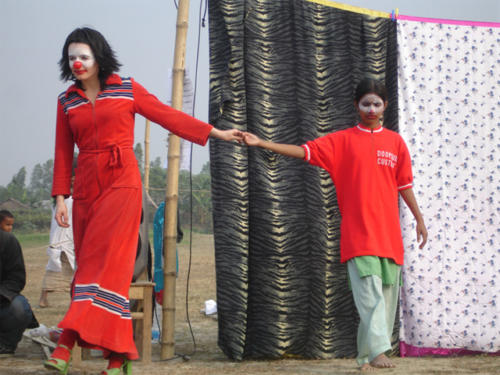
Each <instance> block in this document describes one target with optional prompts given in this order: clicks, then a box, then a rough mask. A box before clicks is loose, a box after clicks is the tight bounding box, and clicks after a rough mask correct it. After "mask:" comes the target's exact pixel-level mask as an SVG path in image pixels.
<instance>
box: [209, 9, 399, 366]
mask: <svg viewBox="0 0 500 375" xmlns="http://www.w3.org/2000/svg"><path fill="white" fill-rule="evenodd" d="M209 11H210V55H211V57H210V80H211V86H210V87H211V89H210V122H211V123H212V124H213V125H215V126H216V127H217V128H220V129H228V128H238V129H241V130H245V131H250V132H253V133H255V134H257V135H259V136H260V137H262V138H264V139H267V140H272V141H274V142H282V143H291V144H296V145H300V144H303V143H304V142H306V141H308V140H311V139H314V138H316V137H318V136H321V135H324V134H327V133H329V132H333V131H336V130H340V129H345V128H347V127H350V126H353V125H354V124H355V123H356V121H357V119H356V111H355V108H354V106H353V89H354V87H355V85H356V83H357V82H358V81H359V80H360V79H361V78H362V77H363V76H364V75H365V74H367V73H370V74H371V75H372V76H375V78H379V79H382V80H385V82H386V84H387V87H388V90H389V101H390V106H389V108H388V110H387V112H386V118H385V123H386V126H387V127H389V128H392V129H397V100H396V95H397V76H396V68H397V67H396V55H397V51H396V24H395V23H394V22H392V21H391V20H390V19H385V18H374V17H369V16H366V15H362V14H358V13H353V12H349V11H344V10H339V9H336V8H332V7H327V6H323V5H318V4H314V3H310V2H307V1H302V0H295V1H293V0H290V1H285V0H283V1H277V0H260V1H256V0H226V1H224V0H210V4H209ZM210 155H211V168H212V170H211V172H212V188H213V209H214V231H215V249H216V250H215V251H216V275H217V303H218V314H219V315H218V316H219V340H218V343H219V346H220V347H221V349H222V350H223V351H224V353H225V354H226V355H227V356H228V357H229V358H232V359H236V360H240V359H243V358H279V357H283V356H298V357H306V358H332V357H353V356H355V354H356V330H357V323H358V316H357V313H356V309H355V307H354V304H353V300H352V297H351V293H350V290H349V287H348V283H347V278H346V275H347V272H346V267H345V265H343V264H340V256H339V235H340V231H339V226H340V216H339V211H338V207H337V200H336V194H335V186H334V185H333V183H332V181H331V179H330V177H329V176H328V174H327V173H326V172H324V171H322V170H320V169H319V168H316V167H312V166H309V165H307V164H306V163H305V162H303V161H301V160H296V159H292V158H287V157H284V156H280V155H277V154H274V153H271V152H268V151H264V150H262V149H248V148H246V147H242V146H237V145H234V144H230V143H227V142H222V141H211V147H210ZM394 338H395V340H396V339H397V328H396V330H395V336H394Z"/></svg>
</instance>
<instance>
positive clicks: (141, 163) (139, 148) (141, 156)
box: [134, 142, 144, 176]
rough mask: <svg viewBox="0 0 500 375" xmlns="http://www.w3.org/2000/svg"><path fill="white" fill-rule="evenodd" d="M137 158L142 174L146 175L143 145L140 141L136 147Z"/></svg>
mask: <svg viewBox="0 0 500 375" xmlns="http://www.w3.org/2000/svg"><path fill="white" fill-rule="evenodd" d="M134 153H135V158H136V159H137V164H138V165H139V170H140V171H141V176H144V152H143V151H142V145H141V144H140V143H139V142H138V143H136V145H135V147H134Z"/></svg>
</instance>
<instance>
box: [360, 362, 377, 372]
mask: <svg viewBox="0 0 500 375" xmlns="http://www.w3.org/2000/svg"><path fill="white" fill-rule="evenodd" d="M375 370H376V369H375V367H372V366H370V364H369V363H365V364H364V365H363V366H361V367H360V368H359V371H375Z"/></svg>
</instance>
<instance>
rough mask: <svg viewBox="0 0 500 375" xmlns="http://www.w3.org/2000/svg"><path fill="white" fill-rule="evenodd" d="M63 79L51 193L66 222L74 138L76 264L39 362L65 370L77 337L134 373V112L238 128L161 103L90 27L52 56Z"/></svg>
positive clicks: (179, 129) (194, 134)
mask: <svg viewBox="0 0 500 375" xmlns="http://www.w3.org/2000/svg"><path fill="white" fill-rule="evenodd" d="M59 65H60V68H61V78H62V79H63V80H65V81H68V80H73V81H74V84H73V85H72V86H70V87H69V88H68V89H67V90H66V91H65V92H63V93H62V94H61V95H59V97H58V102H57V126H56V147H55V159H54V179H53V188H52V195H53V196H54V197H55V198H56V212H55V217H56V221H57V223H58V224H59V225H60V226H62V227H68V226H69V224H68V213H67V208H66V206H65V204H64V198H65V197H67V196H69V195H70V184H71V169H72V162H73V152H74V147H75V144H76V146H77V147H78V150H79V156H78V163H77V168H76V172H75V182H74V187H73V199H74V203H73V232H74V242H75V260H76V265H77V268H76V271H75V275H74V280H73V288H72V300H71V304H70V307H69V309H68V311H67V313H66V315H65V316H64V318H63V320H62V321H61V322H60V323H59V327H61V328H63V329H64V331H63V333H62V335H61V338H60V340H59V342H58V346H57V348H56V349H55V350H54V352H53V354H52V356H51V358H50V359H49V360H47V361H46V362H45V363H44V366H45V368H47V369H49V370H54V371H58V372H59V373H61V374H66V373H67V371H68V367H69V359H70V356H71V350H72V348H73V346H74V344H75V342H76V341H78V343H79V345H81V346H83V347H87V348H94V349H101V350H103V352H104V357H105V358H108V359H109V364H108V367H107V369H106V370H105V371H103V372H102V374H104V375H115V374H119V373H120V372H121V371H122V370H123V372H124V373H127V374H129V373H131V366H130V360H133V359H137V358H138V354H137V349H136V347H135V344H134V341H133V332H132V320H131V315H130V310H129V300H128V289H129V286H130V283H131V280H132V273H133V268H134V259H135V252H136V247H137V235H138V231H139V222H140V216H141V202H142V197H141V194H142V190H141V177H140V174H139V169H138V165H137V160H136V158H135V155H134V151H133V145H134V116H135V114H136V113H139V114H141V115H143V116H144V117H146V118H148V119H149V120H151V121H152V122H155V123H158V124H160V125H161V126H162V127H164V128H165V129H168V130H169V131H171V132H173V133H175V134H177V135H178V136H180V137H182V138H185V139H187V140H189V141H191V142H195V143H198V144H201V145H204V144H205V143H206V142H207V140H208V137H215V138H219V139H223V140H226V141H233V140H236V141H241V140H242V133H241V132H240V131H238V130H235V129H231V130H225V131H222V130H218V129H215V128H214V127H213V126H211V125H209V124H206V123H204V122H202V121H199V120H197V119H195V118H193V117H191V116H189V115H186V114H185V113H183V112H180V111H177V110H175V109H173V108H171V107H169V106H167V105H164V104H163V103H161V102H160V101H159V100H158V99H157V98H156V97H155V96H153V95H151V94H150V93H148V91H146V89H145V88H144V87H142V86H141V85H140V84H139V83H137V82H136V81H135V80H134V79H133V78H123V77H120V76H118V75H116V74H115V72H116V71H118V70H119V67H120V63H119V62H118V61H117V59H116V57H115V54H114V52H113V50H112V49H111V47H110V46H109V44H108V43H107V41H106V40H105V38H104V37H103V36H102V35H101V34H100V33H99V32H97V31H95V30H92V29H89V28H79V29H76V30H74V31H73V32H72V33H71V34H70V35H69V36H68V37H67V39H66V42H65V44H64V47H63V51H62V57H61V59H60V61H59Z"/></svg>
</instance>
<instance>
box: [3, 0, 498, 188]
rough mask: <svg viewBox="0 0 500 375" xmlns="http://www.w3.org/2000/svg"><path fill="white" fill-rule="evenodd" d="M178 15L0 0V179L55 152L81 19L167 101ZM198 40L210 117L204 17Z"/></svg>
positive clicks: (386, 2)
mask: <svg viewBox="0 0 500 375" xmlns="http://www.w3.org/2000/svg"><path fill="white" fill-rule="evenodd" d="M241 1H243V0H241ZM276 1H279V0H276ZM281 1H288V0H281ZM290 1H292V0H290ZM342 2H343V3H345V4H349V5H354V6H360V7H365V8H369V9H374V10H379V11H385V12H391V11H392V10H393V9H395V8H396V7H398V8H399V13H400V14H405V15H411V16H419V17H431V18H445V19H457V20H470V21H485V22H500V1H499V0H419V1H404V2H403V1H397V0H392V1H391V0H349V1H342ZM204 3H205V0H191V1H190V18H189V26H188V40H187V50H186V68H187V71H188V73H189V78H190V79H191V80H192V81H194V78H195V71H196V56H197V44H198V32H199V23H200V21H199V20H200V16H199V14H200V5H203V7H204ZM202 10H204V8H202ZM176 17H177V10H176V7H175V3H174V0H86V1H82V2H77V1H68V0H0V53H1V55H0V56H1V57H0V72H1V74H2V83H1V84H0V119H1V122H0V185H3V186H5V185H7V184H8V183H9V182H10V181H11V179H12V176H13V175H14V174H15V173H17V172H18V171H19V169H20V168H22V167H23V166H24V167H26V168H27V170H28V178H27V181H26V183H27V184H28V183H29V173H30V172H31V170H32V168H33V166H34V165H35V164H37V163H44V162H45V161H46V160H48V159H50V158H53V153H54V138H55V121H56V105H57V96H58V95H59V94H60V93H61V92H62V91H64V90H65V89H66V88H67V87H68V85H69V84H68V83H67V82H66V83H65V82H62V81H60V79H59V67H58V65H57V62H58V61H59V59H60V57H61V56H60V54H61V50H62V46H63V44H64V40H65V39H66V36H67V35H68V34H69V33H70V32H71V31H72V30H74V29H75V28H76V27H82V26H89V27H92V28H95V29H97V30H99V31H100V32H101V33H102V34H103V35H104V36H105V37H106V39H107V40H108V42H109V43H110V45H111V46H112V48H113V49H114V50H115V52H116V54H117V57H118V60H119V61H120V62H121V63H122V64H123V66H122V67H121V70H120V75H122V76H132V77H134V79H136V80H137V81H138V82H139V83H141V84H142V85H143V86H144V87H146V88H147V89H148V90H149V91H150V92H151V93H153V94H155V95H156V96H157V97H158V98H159V99H160V100H162V101H164V102H165V101H168V100H169V99H170V97H171V92H170V91H171V85H170V83H169V76H170V74H171V73H170V71H171V69H172V66H173V58H174V57H173V56H174V48H175V33H176ZM207 19H208V15H207ZM199 40H200V50H199V64H198V82H197V86H196V92H197V96H196V107H195V112H194V115H195V117H197V118H199V119H201V120H203V121H208V100H209V48H208V40H209V39H208V25H207V27H205V28H201V32H200V39H199ZM23 95H24V96H23ZM23 98H24V99H23ZM144 124H145V119H144V118H143V117H141V116H139V115H137V116H136V129H135V137H136V139H135V140H136V142H141V143H143V142H144V129H145V126H144ZM166 145H167V133H166V132H165V130H164V129H162V128H161V127H159V126H157V125H154V124H153V125H152V127H151V143H150V146H151V160H153V159H155V158H156V157H160V158H161V159H162V161H163V162H165V160H166V157H167V151H166ZM208 160H209V153H208V146H207V147H200V146H197V145H195V146H194V151H193V172H194V173H198V172H199V171H200V170H201V167H202V166H203V164H205V163H206V162H207V161H208Z"/></svg>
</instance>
